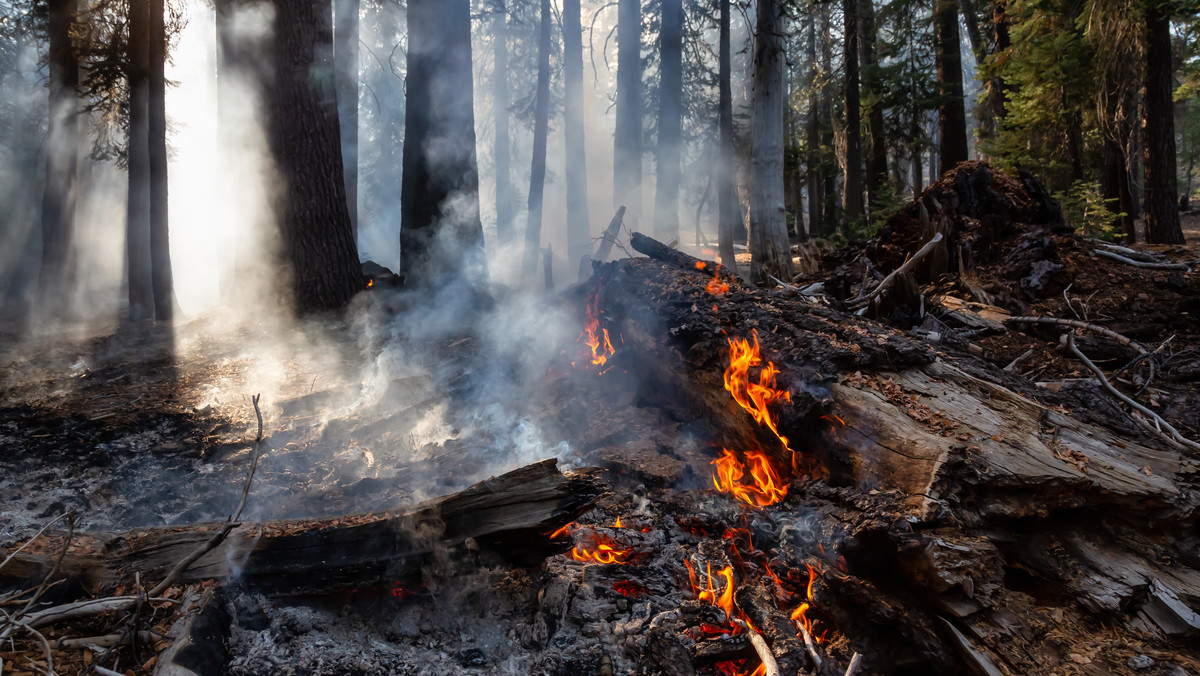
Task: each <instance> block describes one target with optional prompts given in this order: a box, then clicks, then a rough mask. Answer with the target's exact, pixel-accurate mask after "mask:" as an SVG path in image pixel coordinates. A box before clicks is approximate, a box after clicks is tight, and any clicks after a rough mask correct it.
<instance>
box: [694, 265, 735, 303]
mask: <svg viewBox="0 0 1200 676" xmlns="http://www.w3.org/2000/svg"><path fill="white" fill-rule="evenodd" d="M696 267H697V268H699V269H701V270H702V269H703V268H700V266H699V265H697V266H696ZM704 290H705V291H707V292H709V293H711V294H712V295H714V296H719V295H721V294H723V293H725V292H726V291H728V290H729V282H725V281H722V280H721V264H720V263H717V269H716V270H715V271H713V278H712V279H710V280H708V286H706V287H704Z"/></svg>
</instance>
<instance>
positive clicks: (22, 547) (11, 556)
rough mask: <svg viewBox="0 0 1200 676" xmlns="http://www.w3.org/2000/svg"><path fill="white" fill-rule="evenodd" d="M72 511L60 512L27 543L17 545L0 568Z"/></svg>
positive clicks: (0, 563) (0, 564)
mask: <svg viewBox="0 0 1200 676" xmlns="http://www.w3.org/2000/svg"><path fill="white" fill-rule="evenodd" d="M70 513H71V512H69V511H67V512H63V513H62V514H59V515H58V516H56V517H54V518H53V519H51V520H50V522H49V523H47V524H46V525H45V526H42V528H41V530H39V531H38V532H36V533H34V534H33V537H31V538H29V539H28V540H26V541H25V544H23V545H21V546H20V547H17V548H16V549H15V550H13V551H12V552H11V553H10V554H9V555H8V556H6V557H4V561H3V562H0V568H3V567H5V566H7V565H8V562H9V561H12V560H13V557H15V556H16V555H17V554H20V553H21V552H23V551H25V548H26V547H28V546H29V545H31V544H33V543H34V542H35V541H37V539H38V538H40V537H41V536H42V533H45V532H46V531H47V530H48V529H49V528H50V526H53V525H54V524H56V523H58V522H59V521H61V520H62V519H63V517H65V516H66V515H68V514H70Z"/></svg>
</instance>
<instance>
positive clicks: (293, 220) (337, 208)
mask: <svg viewBox="0 0 1200 676" xmlns="http://www.w3.org/2000/svg"><path fill="white" fill-rule="evenodd" d="M274 4H275V21H274V35H273V38H272V40H271V41H270V42H271V46H270V47H269V48H268V54H269V57H268V59H267V63H268V64H269V65H268V66H267V72H266V82H265V83H264V85H265V86H264V89H265V94H266V96H265V100H266V106H265V110H266V114H267V115H266V117H267V125H266V126H267V139H268V143H269V147H270V149H271V154H272V156H273V157H274V158H275V163H276V167H277V168H278V171H279V173H280V177H281V178H282V181H283V186H284V191H283V196H282V197H281V203H280V207H281V209H280V211H281V213H280V215H279V221H280V231H281V237H280V241H281V243H282V252H283V256H284V260H285V261H286V262H287V263H289V264H290V265H289V267H290V270H289V271H288V272H289V273H290V277H291V279H290V281H291V286H292V298H293V302H294V305H295V309H296V310H297V311H299V312H307V311H311V310H320V309H327V308H337V307H341V306H343V305H345V304H346V303H347V302H349V300H350V297H351V296H353V295H354V294H355V293H356V292H357V291H358V290H359V289H361V288H362V284H363V282H362V270H361V268H360V267H359V264H358V255H357V253H356V252H355V248H354V231H353V230H352V229H351V227H350V214H349V212H348V211H347V207H346V185H345V183H344V182H343V174H342V154H341V152H340V149H341V148H340V145H341V144H340V143H339V135H338V118H337V100H336V98H337V95H336V93H335V90H334V73H333V58H332V57H333V27H332V26H331V23H332V15H333V8H332V6H331V5H330V0H274ZM414 4H415V3H414ZM410 7H411V4H410Z"/></svg>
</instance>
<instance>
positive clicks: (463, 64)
mask: <svg viewBox="0 0 1200 676" xmlns="http://www.w3.org/2000/svg"><path fill="white" fill-rule="evenodd" d="M470 9H471V8H470V3H469V2H468V1H467V0H410V1H409V3H408V35H409V45H408V78H407V80H406V88H407V97H406V100H407V101H408V102H409V105H406V106H405V111H404V124H405V127H404V162H403V164H404V178H403V179H402V187H401V195H400V214H401V223H400V269H401V271H402V272H403V273H404V274H405V275H406V277H407V281H408V283H409V284H410V285H416V286H426V285H431V284H435V283H438V282H439V281H446V280H447V279H449V278H454V277H457V276H460V275H466V276H467V277H468V281H469V283H473V282H474V281H477V280H481V279H483V278H484V277H485V276H486V274H487V273H486V268H485V266H486V262H485V261H484V259H483V226H482V225H481V224H480V221H479V172H478V165H477V163H476V160H475V114H474V96H473V93H472V91H471V77H472V75H471V12H470Z"/></svg>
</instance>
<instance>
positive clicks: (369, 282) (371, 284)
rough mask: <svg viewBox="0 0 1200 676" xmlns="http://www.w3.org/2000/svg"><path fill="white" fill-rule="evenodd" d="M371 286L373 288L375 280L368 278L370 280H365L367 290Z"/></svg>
mask: <svg viewBox="0 0 1200 676" xmlns="http://www.w3.org/2000/svg"><path fill="white" fill-rule="evenodd" d="M372 286H375V279H374V278H370V279H368V280H367V288H368V289H369V288H371V287H372Z"/></svg>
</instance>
